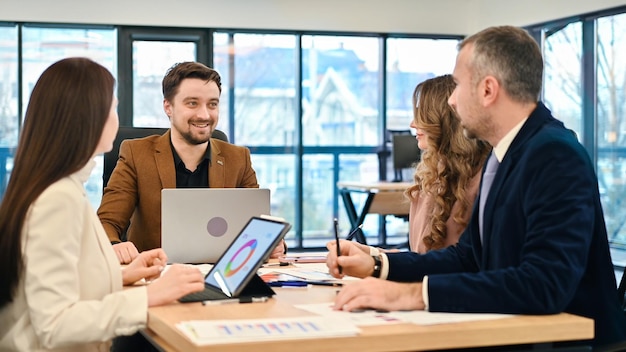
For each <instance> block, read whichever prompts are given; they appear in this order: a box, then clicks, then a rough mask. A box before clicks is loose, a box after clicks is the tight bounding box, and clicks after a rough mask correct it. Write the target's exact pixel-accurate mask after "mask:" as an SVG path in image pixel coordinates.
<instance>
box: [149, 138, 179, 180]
mask: <svg viewBox="0 0 626 352" xmlns="http://www.w3.org/2000/svg"><path fill="white" fill-rule="evenodd" d="M170 133H171V132H170V130H167V132H165V134H163V135H162V136H161V137H159V138H157V139H156V140H155V142H154V161H155V162H156V166H157V170H158V171H159V178H160V179H161V185H162V188H176V167H175V166H174V167H172V166H173V165H172V163H173V160H174V154H172V147H171V145H170Z"/></svg>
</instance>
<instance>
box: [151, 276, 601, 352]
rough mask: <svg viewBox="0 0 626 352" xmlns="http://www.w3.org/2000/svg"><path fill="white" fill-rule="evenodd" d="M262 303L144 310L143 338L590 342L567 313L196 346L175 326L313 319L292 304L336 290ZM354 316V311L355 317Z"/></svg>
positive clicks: (282, 346) (161, 342)
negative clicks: (213, 341) (200, 322)
mask: <svg viewBox="0 0 626 352" xmlns="http://www.w3.org/2000/svg"><path fill="white" fill-rule="evenodd" d="M275 290H276V292H277V295H276V296H275V298H273V299H271V300H270V301H268V302H265V303H252V304H235V305H233V304H227V305H210V306H203V305H201V304H200V303H185V304H181V303H178V304H172V305H168V306H162V307H153V308H150V309H149V310H148V314H149V318H148V329H146V330H145V331H144V334H145V335H146V336H147V337H148V339H149V340H151V341H152V342H153V343H154V344H157V345H158V346H159V347H160V348H161V349H163V350H165V351H185V352H186V351H226V352H228V351H241V352H250V351H272V352H282V351H284V352H287V351H294V350H297V351H298V352H307V351H390V350H392V351H407V350H412V351H413V350H416V349H419V350H437V349H451V348H468V347H481V346H504V345H516V344H540V345H543V344H544V343H550V342H557V341H574V340H586V339H591V338H593V334H594V333H593V331H594V326H593V320H592V319H588V318H583V317H579V316H575V315H571V314H566V313H562V314H556V315H541V316H517V317H513V318H505V319H497V320H485V321H474V322H465V323H454V324H440V325H428V326H422V325H413V324H388V325H380V326H363V327H361V334H359V335H357V336H347V337H331V338H314V339H297V340H290V339H285V340H277V341H256V342H246V343H232V344H220V345H208V346H196V345H194V344H193V343H192V342H191V341H190V340H188V339H187V338H186V337H185V336H184V335H183V334H182V333H181V332H180V331H179V330H178V329H177V328H176V326H175V325H176V323H178V322H181V321H186V320H195V319H202V320H209V319H214V320H218V319H256V318H286V317H298V316H307V315H309V316H310V315H311V314H310V313H308V312H305V311H303V310H300V309H297V308H295V307H294V305H295V304H305V303H307V304H308V303H323V302H332V301H333V300H334V297H335V295H336V293H335V291H336V289H335V288H331V287H318V286H314V287H309V288H307V289H292V288H276V289H275ZM354 314H358V313H354Z"/></svg>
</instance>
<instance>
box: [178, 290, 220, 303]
mask: <svg viewBox="0 0 626 352" xmlns="http://www.w3.org/2000/svg"><path fill="white" fill-rule="evenodd" d="M226 298H229V297H228V296H226V295H225V294H224V293H223V292H218V291H215V290H211V289H209V288H205V289H204V290H202V291H200V292H194V293H190V294H188V295H185V296H183V297H181V298H180V299H179V300H178V301H180V302H200V301H212V300H217V299H226Z"/></svg>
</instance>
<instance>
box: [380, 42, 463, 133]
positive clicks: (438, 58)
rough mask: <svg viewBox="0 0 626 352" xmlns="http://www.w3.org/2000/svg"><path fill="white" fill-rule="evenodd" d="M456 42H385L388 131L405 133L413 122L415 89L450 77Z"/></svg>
mask: <svg viewBox="0 0 626 352" xmlns="http://www.w3.org/2000/svg"><path fill="white" fill-rule="evenodd" d="M458 42H459V40H457V39H423V38H389V39H387V129H389V130H408V129H409V124H410V123H411V120H412V119H413V108H412V106H411V105H412V103H413V91H414V89H415V86H416V85H417V84H418V83H420V82H422V81H424V80H426V79H428V78H432V77H435V76H440V75H444V74H452V71H453V70H454V63H455V60H456V53H457V48H456V46H457V44H458Z"/></svg>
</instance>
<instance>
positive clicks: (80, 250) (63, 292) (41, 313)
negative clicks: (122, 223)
mask: <svg viewBox="0 0 626 352" xmlns="http://www.w3.org/2000/svg"><path fill="white" fill-rule="evenodd" d="M114 86H115V79H114V78H113V76H112V75H111V73H110V72H109V71H108V70H107V69H106V68H104V67H102V66H101V65H99V64H97V63H95V62H94V61H92V60H90V59H86V58H68V59H64V60H61V61H58V62H56V63H54V64H53V65H51V66H50V67H49V68H47V69H46V70H45V71H44V72H43V74H42V75H41V77H40V78H39V80H38V81H37V83H36V85H35V87H34V89H33V92H32V94H31V97H30V101H29V104H28V108H27V111H26V117H25V119H24V127H23V130H22V133H21V136H20V141H19V144H18V147H17V151H16V154H15V159H14V167H13V171H12V173H11V178H10V180H9V184H8V186H7V190H6V193H5V196H4V199H3V200H2V204H1V205H0V267H1V268H2V270H1V271H0V350H3V351H4V350H17V351H35V350H37V351H39V350H64V351H89V350H94V351H96V350H97V351H102V350H108V346H109V345H110V340H111V339H112V338H114V337H116V336H119V335H129V334H132V333H134V332H136V331H137V330H139V329H141V328H143V327H145V326H146V322H147V319H148V313H147V309H148V307H149V306H156V305H162V304H166V303H169V302H172V301H174V300H176V299H178V298H179V297H181V296H183V295H185V294H187V293H190V292H195V291H199V290H202V289H203V288H204V282H203V278H202V274H201V273H200V272H199V271H198V270H197V269H194V268H191V267H188V266H182V265H174V266H172V267H171V268H170V269H169V270H168V271H167V272H165V273H164V274H163V276H162V277H160V278H159V279H158V280H156V281H154V282H153V283H151V284H149V285H144V286H137V287H133V288H129V289H125V290H122V285H129V284H132V283H135V282H136V281H138V280H140V279H146V280H148V281H151V280H154V279H155V278H157V277H159V276H160V274H161V271H162V270H163V267H164V266H165V264H166V263H167V257H166V256H165V253H164V252H163V251H162V250H160V249H155V250H152V251H146V252H143V253H141V254H140V256H138V257H137V258H136V259H135V260H134V261H133V262H132V263H130V264H129V265H128V266H127V267H125V268H121V267H120V265H119V263H118V260H117V257H116V255H115V253H114V252H113V249H112V248H111V245H110V243H109V240H108V238H107V236H106V234H105V233H104V229H103V228H102V225H101V223H100V221H99V220H98V217H97V216H96V213H95V211H94V210H93V208H92V207H91V205H90V203H89V200H88V198H87V195H86V192H85V188H84V183H85V181H87V178H88V177H89V175H90V173H91V171H92V169H93V168H94V166H95V161H94V160H93V158H94V157H95V156H96V155H97V154H100V153H103V152H106V151H108V150H110V149H111V147H112V143H113V140H114V138H115V135H116V133H117V128H118V124H119V123H118V116H117V112H116V105H117V100H116V99H115V96H114Z"/></svg>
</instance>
